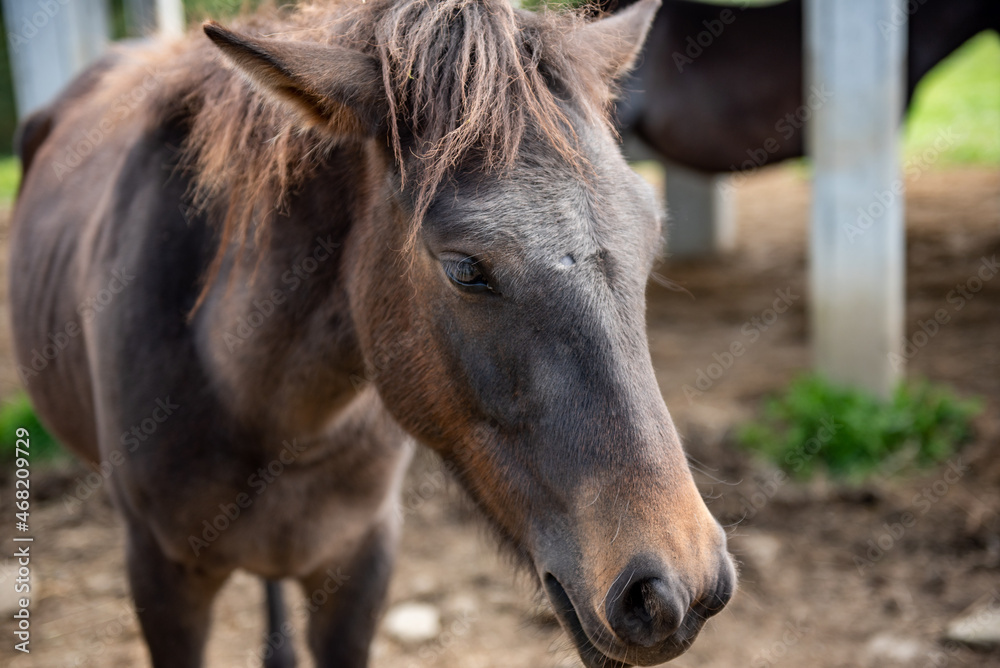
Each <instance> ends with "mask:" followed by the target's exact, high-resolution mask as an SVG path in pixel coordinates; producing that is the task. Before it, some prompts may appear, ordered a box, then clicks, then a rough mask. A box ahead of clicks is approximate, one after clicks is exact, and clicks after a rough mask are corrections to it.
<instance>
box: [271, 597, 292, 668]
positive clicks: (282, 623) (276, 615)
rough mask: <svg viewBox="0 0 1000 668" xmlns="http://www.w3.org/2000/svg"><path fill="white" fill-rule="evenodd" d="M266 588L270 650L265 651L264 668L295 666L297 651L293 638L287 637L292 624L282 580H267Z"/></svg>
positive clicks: (290, 667) (288, 667) (289, 667)
mask: <svg viewBox="0 0 1000 668" xmlns="http://www.w3.org/2000/svg"><path fill="white" fill-rule="evenodd" d="M264 590H265V592H266V596H267V638H266V641H267V644H266V648H267V650H270V651H265V653H264V668H295V651H294V650H293V649H292V643H291V640H290V639H289V638H287V637H286V636H288V635H289V633H290V631H289V630H290V629H291V626H290V622H289V620H288V611H287V610H286V609H285V596H284V593H283V592H282V591H281V582H280V581H277V580H265V582H264Z"/></svg>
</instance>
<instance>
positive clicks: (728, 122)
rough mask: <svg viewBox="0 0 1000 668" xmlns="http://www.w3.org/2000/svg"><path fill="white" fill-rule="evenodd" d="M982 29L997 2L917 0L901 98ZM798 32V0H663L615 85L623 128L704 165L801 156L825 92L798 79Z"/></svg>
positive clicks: (995, 25) (755, 163)
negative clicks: (641, 46)
mask: <svg viewBox="0 0 1000 668" xmlns="http://www.w3.org/2000/svg"><path fill="white" fill-rule="evenodd" d="M629 4H631V0H622V1H621V2H617V3H616V2H614V0H611V1H609V2H604V3H600V6H602V7H604V8H611V7H617V6H623V7H624V6H627V5H629ZM911 4H912V3H911ZM882 29H884V30H898V29H901V28H900V27H899V26H897V25H886V26H883V28H882ZM989 29H992V30H997V31H1000V6H998V5H997V3H995V2H992V1H991V0H958V1H956V0H925V1H924V2H921V3H920V4H919V7H918V8H917V9H916V11H913V12H911V13H910V15H909V16H908V25H907V31H908V40H907V71H906V99H907V101H908V102H909V100H911V99H912V96H913V91H914V90H915V89H916V86H917V83H919V81H920V79H921V78H923V76H924V75H925V74H927V72H929V71H930V70H931V68H933V67H934V66H935V65H936V64H938V63H939V62H940V61H941V60H943V59H944V58H945V57H947V56H948V55H949V54H950V53H952V52H953V51H954V50H955V49H957V48H958V47H959V46H961V45H962V44H963V43H964V42H965V41H966V40H968V39H969V38H971V37H973V36H974V35H976V34H977V33H979V32H980V31H982V30H989ZM803 34H804V23H803V3H802V0H785V1H783V2H777V3H775V4H770V5H764V6H729V7H726V6H720V5H717V4H711V3H706V2H698V1H695V0H665V1H664V3H663V7H662V8H661V9H660V11H659V12H658V13H657V16H656V19H655V20H654V22H653V26H652V28H651V29H650V34H649V38H648V39H647V42H646V48H645V52H644V54H643V57H642V59H641V60H640V62H639V65H638V67H637V68H636V70H635V71H634V72H633V74H632V76H631V77H630V78H629V80H628V81H627V82H626V83H625V85H624V89H625V90H626V91H627V93H626V95H625V96H623V98H622V100H621V101H620V103H619V105H618V116H619V119H620V124H621V126H622V128H623V131H625V132H631V133H634V134H635V135H636V136H638V137H639V138H640V139H642V140H643V141H644V142H645V143H647V144H648V145H649V146H650V147H652V148H654V149H655V150H656V151H657V152H659V153H660V154H661V155H662V156H663V157H665V158H668V159H670V160H673V161H675V162H678V163H680V164H682V165H686V166H688V167H691V168H694V169H700V170H704V171H707V172H730V171H739V170H743V169H748V168H756V167H761V166H763V165H765V164H770V163H775V162H780V161H782V160H786V159H789V158H797V157H801V156H802V155H803V154H804V153H805V143H804V129H803V128H804V126H805V120H806V118H808V115H809V114H810V113H811V108H812V107H815V106H816V105H821V104H822V103H823V101H824V99H825V96H826V95H827V93H826V92H824V91H807V90H805V86H804V85H803V81H804V69H803V58H804V54H803V44H804V41H803ZM698 40H701V43H699V41H698Z"/></svg>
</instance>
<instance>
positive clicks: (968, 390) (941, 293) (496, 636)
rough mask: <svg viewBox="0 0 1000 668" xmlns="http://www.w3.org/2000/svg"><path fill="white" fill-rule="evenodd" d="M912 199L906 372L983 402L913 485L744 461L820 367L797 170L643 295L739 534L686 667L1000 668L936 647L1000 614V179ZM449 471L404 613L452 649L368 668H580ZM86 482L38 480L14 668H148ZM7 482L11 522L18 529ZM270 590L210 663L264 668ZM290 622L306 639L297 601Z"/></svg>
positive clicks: (668, 392)
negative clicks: (724, 247)
mask: <svg viewBox="0 0 1000 668" xmlns="http://www.w3.org/2000/svg"><path fill="white" fill-rule="evenodd" d="M907 192H908V194H907V253H908V276H907V302H908V303H907V312H906V323H907V332H908V335H912V334H913V333H914V332H915V331H917V330H918V329H919V325H918V322H919V321H921V320H926V319H927V318H929V317H932V316H933V314H934V312H935V311H937V310H938V309H942V308H944V309H947V310H948V312H949V314H950V316H951V319H950V321H949V323H948V324H947V325H945V326H942V327H941V328H940V330H939V331H938V332H937V333H936V334H935V336H933V337H932V338H931V339H930V340H929V341H928V342H927V343H926V345H924V346H923V347H921V348H920V349H919V351H918V352H917V354H916V355H914V356H913V357H912V359H910V360H909V373H910V374H911V375H919V376H925V377H927V378H930V379H932V380H934V381H936V382H945V383H949V384H951V385H952V386H954V387H955V388H956V389H957V391H958V392H959V393H960V394H962V395H978V396H980V397H982V398H983V401H984V406H985V410H984V411H983V413H982V415H981V416H980V417H979V418H978V419H977V421H976V438H975V440H974V442H972V443H970V444H968V445H967V446H966V447H965V448H964V449H963V450H962V451H961V452H960V453H959V454H957V455H956V456H955V457H953V458H952V459H951V460H950V461H949V462H948V463H946V464H945V465H942V466H941V467H939V468H937V469H934V470H930V471H927V472H925V473H923V474H920V475H918V476H909V477H905V478H902V479H897V478H894V479H881V480H876V481H873V482H870V483H866V484H865V485H864V486H862V487H845V486H840V485H834V484H831V483H829V482H827V481H824V480H818V481H814V482H812V483H809V484H807V485H802V484H797V483H784V484H778V483H777V482H776V480H775V473H776V472H775V471H774V470H772V469H770V468H769V467H768V466H767V465H765V464H762V463H760V462H755V461H752V460H751V459H749V458H748V457H747V456H746V455H744V454H742V453H741V452H739V451H738V450H737V449H736V448H735V447H734V446H733V444H732V437H731V432H732V428H733V426H734V425H735V424H737V423H738V422H739V421H741V420H743V419H745V418H747V417H748V416H749V415H751V413H752V411H753V410H754V408H755V407H756V406H757V405H758V404H759V401H760V399H761V397H762V396H763V395H765V394H766V393H768V392H771V391H775V390H777V389H779V388H781V387H782V386H784V385H785V384H786V383H787V382H788V380H789V379H790V378H792V377H793V376H794V375H795V374H797V373H798V372H800V371H802V370H803V369H805V368H807V367H808V365H809V351H808V340H807V335H808V332H807V320H806V316H805V308H806V304H807V298H806V296H805V284H806V276H805V270H806V259H805V254H804V249H805V242H806V221H807V213H808V201H809V188H808V184H807V183H806V181H805V180H804V179H803V177H802V176H801V175H800V173H799V172H798V171H797V170H795V169H789V168H778V169H775V170H767V171H764V172H762V173H761V174H758V175H756V176H755V177H753V178H752V179H750V180H749V181H748V182H747V183H746V184H744V185H743V186H741V187H740V188H739V190H738V191H737V192H736V197H737V209H738V212H739V246H738V248H737V250H736V251H735V252H733V253H731V254H729V255H727V256H726V257H724V258H721V259H715V260H711V261H698V262H676V261H671V262H668V263H666V264H665V265H663V266H662V267H661V268H660V269H659V270H658V271H659V272H660V273H661V274H662V275H664V276H666V277H667V278H669V279H671V280H672V281H674V282H676V283H677V284H679V285H681V286H683V287H684V288H685V289H686V292H681V291H676V290H669V289H665V288H662V287H659V286H657V285H652V286H651V288H650V293H649V297H650V299H649V331H650V340H651V347H652V354H653V362H654V365H655V367H656V369H657V373H658V376H659V380H660V385H661V388H662V390H663V393H664V396H665V397H666V399H667V405H668V406H670V408H671V411H672V413H673V415H674V418H675V420H676V421H677V424H678V427H679V429H680V431H681V433H682V434H683V435H684V438H685V442H686V446H687V448H688V450H689V453H690V455H691V457H692V460H693V462H695V463H696V466H697V468H698V470H699V472H698V474H697V476H698V479H699V484H700V486H701V489H702V491H703V493H704V494H705V496H706V498H707V499H709V504H710V508H711V509H712V510H713V512H714V513H715V514H716V516H717V517H718V518H719V519H720V520H721V521H722V522H723V523H724V524H725V525H726V526H727V527H729V531H730V535H731V546H732V551H733V553H734V555H736V557H737V558H738V560H739V562H740V564H741V570H742V577H741V588H740V591H739V592H738V594H737V596H736V598H735V599H734V601H733V603H732V604H731V605H730V606H729V607H728V608H727V609H726V610H725V611H724V612H723V613H722V614H720V615H719V616H718V617H716V618H715V619H713V620H712V621H711V622H710V623H709V624H708V625H707V627H706V629H705V630H704V631H703V632H702V635H701V637H700V639H699V640H698V641H697V642H696V643H695V645H694V647H693V649H692V650H691V651H690V652H689V653H688V654H686V655H684V656H683V657H681V658H679V659H678V660H676V661H675V662H674V663H673V664H671V665H676V666H684V667H690V668H694V667H695V666H697V667H699V668H736V667H743V666H749V667H751V668H761V667H765V666H775V667H777V666H789V667H791V666H795V667H799V666H811V667H815V668H838V667H845V668H846V667H868V666H872V667H875V666H878V667H882V666H913V667H917V668H924V667H925V666H926V667H928V668H930V667H931V666H935V667H940V666H1000V653H997V652H993V653H990V652H984V651H976V650H973V649H970V648H966V647H960V646H955V645H950V644H945V643H943V642H942V641H941V638H942V632H943V630H944V628H945V625H946V624H947V623H948V622H949V620H951V619H953V618H954V617H956V616H957V615H959V614H961V613H962V612H963V611H964V610H966V609H967V608H969V606H971V605H973V604H975V603H976V602H980V603H982V602H983V601H984V600H985V601H991V600H992V601H993V602H995V603H1000V519H998V512H1000V277H998V278H995V279H993V280H991V281H987V282H986V283H985V284H984V287H983V288H982V289H981V290H980V291H979V292H977V293H975V295H974V297H973V298H972V299H971V300H969V301H968V302H967V303H966V304H965V305H964V307H963V308H962V309H961V310H956V309H954V307H953V305H952V304H951V303H950V302H948V300H947V298H946V295H947V294H948V292H949V291H950V290H952V289H953V288H954V287H955V286H956V285H961V284H965V283H966V282H967V281H968V279H969V278H970V277H972V276H973V275H974V274H975V273H976V271H977V269H978V267H979V265H980V263H981V261H982V258H984V257H986V258H990V257H992V256H994V254H1000V171H998V170H996V169H992V170H986V169H961V170H954V171H946V172H928V173H924V174H923V175H921V176H919V177H918V178H916V179H913V180H911V181H910V182H909V183H908V184H907ZM5 260H6V258H4V261H5ZM776 290H781V291H783V293H784V294H788V292H787V291H788V290H790V291H791V295H793V296H794V298H793V299H792V302H793V304H792V308H790V309H789V310H788V311H787V312H786V313H784V314H782V315H781V316H779V317H778V318H777V320H776V321H775V322H774V323H773V324H771V325H770V326H768V327H767V329H766V330H760V331H759V336H758V337H757V338H756V340H754V341H750V339H749V338H748V337H747V336H746V335H745V334H744V333H743V332H742V331H741V329H742V328H743V325H744V323H747V322H752V321H751V318H754V317H757V318H760V317H762V314H764V312H765V311H766V309H768V308H769V307H770V305H771V303H772V302H773V301H774V299H775V291H776ZM4 310H6V308H4ZM5 315H6V314H5ZM5 319H6V318H5ZM734 341H741V342H743V343H744V344H745V345H746V348H747V352H746V353H745V354H744V355H743V356H741V357H739V358H737V359H736V360H734V362H733V363H732V365H731V366H730V368H729V369H728V370H726V371H725V372H724V373H723V374H722V375H721V377H719V378H718V379H716V380H714V381H713V382H712V385H711V387H710V388H709V389H708V390H707V391H705V392H704V393H703V394H702V395H701V396H689V395H686V394H685V392H684V386H685V385H691V386H694V385H695V382H696V380H697V379H698V377H699V372H700V371H705V372H707V370H708V367H709V365H710V364H712V363H713V362H715V361H716V358H715V357H714V354H715V353H719V354H720V355H721V353H723V352H724V351H726V350H728V349H729V347H730V344H731V343H732V342H734ZM0 355H2V356H3V357H2V360H3V366H2V367H0V391H2V392H7V391H10V390H11V389H12V388H13V387H14V386H15V382H16V381H15V379H14V376H13V372H12V369H11V365H10V362H9V357H10V356H9V337H8V336H7V335H6V334H5V335H4V336H2V337H0ZM436 467H437V463H436V461H435V460H434V459H433V458H432V457H430V456H429V455H422V456H420V457H418V458H417V460H416V461H415V463H414V466H413V468H412V470H411V472H410V476H409V480H408V484H407V488H406V493H405V498H404V502H405V504H406V507H407V509H408V510H407V521H406V528H405V533H404V536H403V540H402V546H401V556H400V560H399V565H398V568H397V570H396V573H395V576H394V579H393V584H392V590H391V604H392V605H398V604H399V603H402V602H424V603H429V604H432V605H433V606H435V607H436V608H437V609H438V610H439V611H440V614H441V620H442V632H441V634H440V635H438V637H437V638H436V639H434V640H432V641H429V642H425V643H422V644H419V645H415V646H414V645H405V644H401V643H400V642H398V641H397V640H395V639H393V638H392V637H390V636H389V634H388V633H386V632H385V631H382V632H380V634H379V636H378V637H377V639H376V640H375V645H374V660H373V665H374V666H376V667H385V668H397V667H398V668H411V667H413V668H424V667H426V668H432V667H433V668H459V667H461V668H522V667H532V668H536V667H543V668H556V667H559V668H568V667H570V666H578V665H579V662H578V660H577V659H576V658H575V656H574V654H573V652H572V650H571V648H570V644H569V642H568V641H567V640H566V638H565V636H564V634H563V633H562V632H561V631H560V630H559V627H558V625H557V624H556V623H555V621H554V618H553V617H552V615H551V613H550V612H549V611H548V610H547V608H546V605H545V604H544V603H543V602H542V601H541V599H540V598H539V597H538V596H537V594H536V593H535V592H534V589H533V588H532V586H531V584H530V583H529V582H528V581H527V579H526V578H525V577H524V576H518V575H516V574H514V573H513V571H512V569H511V567H510V565H509V564H507V563H505V561H504V560H503V559H501V558H499V557H498V556H497V551H496V548H495V547H494V546H493V545H492V544H491V542H490V539H488V538H487V537H485V536H484V532H483V531H482V530H480V527H481V523H480V522H479V521H478V520H477V518H476V517H475V513H474V512H472V511H471V510H470V509H469V508H468V507H467V505H466V503H465V502H464V501H463V500H462V498H461V495H460V493H458V492H457V490H456V489H454V486H452V485H441V484H439V482H438V480H439V479H438V477H437V476H435V475H434V472H435V470H436ZM85 473H86V471H85V470H84V469H82V468H80V467H79V466H78V465H76V464H73V463H71V462H67V463H64V464H61V465H60V466H58V467H55V468H53V469H52V470H49V471H47V472H45V473H42V472H40V471H37V470H36V471H34V476H35V477H34V480H35V481H36V482H35V485H34V487H35V492H34V499H35V501H36V504H35V507H34V509H33V510H34V512H33V514H32V522H33V528H34V532H33V533H34V535H35V536H36V542H35V544H34V547H33V550H34V554H35V559H34V561H33V562H32V565H33V568H34V578H35V585H36V591H35V595H34V599H33V608H32V611H31V614H32V621H33V625H32V628H33V630H34V634H33V636H32V643H31V647H32V652H31V654H30V655H28V656H25V655H20V654H18V653H16V652H14V651H13V650H12V649H11V647H12V645H13V640H12V637H13V636H12V632H13V630H14V625H13V621H12V620H11V619H10V618H9V617H5V618H4V619H0V638H3V640H2V641H0V664H2V665H7V666H11V668H17V667H22V666H37V667H39V668H41V667H58V668H64V667H66V666H102V667H116V666H143V665H147V660H146V658H145V654H144V648H143V645H142V644H141V640H140V636H139V632H138V627H137V624H136V621H135V616H134V612H133V610H132V606H131V602H130V600H129V597H128V593H127V588H126V583H125V577H124V564H123V534H122V528H121V524H120V522H119V520H118V519H117V517H116V515H115V513H114V512H113V510H112V509H111V508H110V507H109V505H108V502H107V500H106V499H105V498H104V496H103V495H102V494H101V493H97V494H94V495H93V496H91V497H90V498H89V499H87V500H86V501H85V502H84V503H83V504H82V505H80V506H79V507H74V508H71V509H68V508H66V507H65V506H64V504H63V502H62V501H61V499H62V498H63V496H64V494H66V493H72V491H73V489H74V487H75V486H76V484H77V483H76V480H77V478H79V477H81V476H83V475H85ZM5 475H6V482H4V483H3V485H2V486H0V516H2V517H8V516H9V514H10V513H12V512H13V511H12V508H11V498H12V496H13V495H12V492H11V483H10V476H9V474H5ZM907 512H909V513H910V517H912V518H914V519H913V521H912V522H910V524H911V526H908V527H906V528H905V529H904V530H902V531H898V530H897V528H896V527H895V526H894V525H895V524H896V523H898V522H900V521H901V518H903V513H907ZM11 524H12V522H7V521H4V522H0V540H2V542H3V544H4V545H5V546H8V547H5V548H4V549H3V553H4V554H7V553H8V552H9V546H10V545H12V543H11V542H10V538H11V532H12V526H11ZM869 541H871V542H869ZM873 546H881V547H878V549H874V550H873ZM0 563H2V560H0ZM10 586H11V583H10V582H9V581H8V582H3V583H0V587H3V588H5V589H6V588H8V587H10ZM261 589H262V588H261V586H260V584H259V583H258V582H257V581H256V580H255V579H254V578H252V577H250V576H246V575H237V576H235V577H234V578H233V579H232V580H231V581H230V582H229V583H228V584H227V586H226V588H225V590H224V592H223V594H222V596H221V597H220V599H219V601H218V602H217V606H216V609H215V625H214V627H213V632H212V638H211V642H210V646H209V650H208V654H209V661H208V665H209V666H212V667H214V668H221V667H230V666H232V667H242V666H254V665H259V662H258V661H257V659H256V657H255V652H256V651H258V650H259V647H260V641H261V640H260V638H261V631H262V628H263V611H262V605H261V599H262V591H261ZM289 589H290V591H291V588H289ZM292 593H294V592H292ZM290 595H291V594H290ZM292 608H293V611H294V614H295V616H296V619H297V622H298V624H299V626H298V628H300V629H301V628H302V626H301V624H302V619H303V615H302V614H301V610H302V605H301V602H300V599H296V600H293V602H292ZM300 639H301V634H298V635H297V636H296V637H295V640H296V642H299V641H300ZM302 655H304V653H303V652H301V646H300V656H302ZM303 665H311V664H310V663H309V662H308V661H304V662H303Z"/></svg>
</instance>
